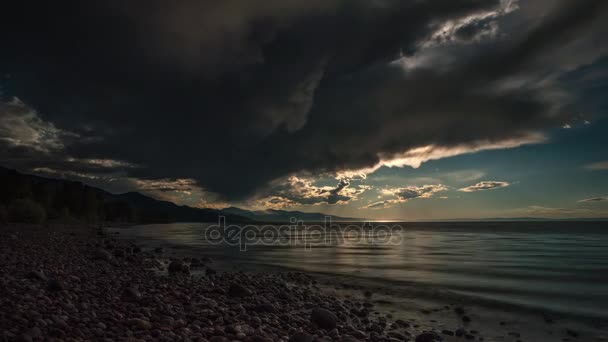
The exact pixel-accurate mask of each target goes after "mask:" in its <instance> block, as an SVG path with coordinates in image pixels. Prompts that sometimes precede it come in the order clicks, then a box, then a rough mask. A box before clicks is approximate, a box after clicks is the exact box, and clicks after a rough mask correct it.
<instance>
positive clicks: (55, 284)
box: [46, 278, 65, 292]
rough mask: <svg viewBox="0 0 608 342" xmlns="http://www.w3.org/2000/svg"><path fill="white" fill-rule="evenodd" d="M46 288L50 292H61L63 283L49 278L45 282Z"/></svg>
mask: <svg viewBox="0 0 608 342" xmlns="http://www.w3.org/2000/svg"><path fill="white" fill-rule="evenodd" d="M46 289H47V290H49V291H50V292H61V291H63V290H65V285H63V282H62V281H60V280H59V279H56V278H51V279H49V281H48V282H47V283H46Z"/></svg>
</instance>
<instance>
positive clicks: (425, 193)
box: [361, 184, 448, 209]
mask: <svg viewBox="0 0 608 342" xmlns="http://www.w3.org/2000/svg"><path fill="white" fill-rule="evenodd" d="M447 189H448V188H447V187H446V186H445V185H443V184H426V185H422V186H408V187H405V188H387V189H381V190H380V193H381V194H382V195H383V196H393V197H395V198H393V199H388V200H383V201H378V202H374V203H371V204H368V205H366V206H364V207H362V208H361V209H384V208H390V207H391V206H392V205H394V204H397V203H404V202H407V201H409V200H412V199H416V198H431V197H433V195H434V194H435V193H437V192H440V191H445V190H447ZM380 197H381V196H379V198H380Z"/></svg>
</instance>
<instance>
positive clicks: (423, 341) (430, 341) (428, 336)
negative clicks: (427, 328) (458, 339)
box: [416, 332, 442, 342]
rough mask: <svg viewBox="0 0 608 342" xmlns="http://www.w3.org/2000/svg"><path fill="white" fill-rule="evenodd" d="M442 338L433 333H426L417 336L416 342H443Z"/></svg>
mask: <svg viewBox="0 0 608 342" xmlns="http://www.w3.org/2000/svg"><path fill="white" fill-rule="evenodd" d="M441 340H442V338H441V336H439V335H437V334H435V333H433V332H425V333H422V334H420V335H418V336H416V342H435V341H441Z"/></svg>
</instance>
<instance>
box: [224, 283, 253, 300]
mask: <svg viewBox="0 0 608 342" xmlns="http://www.w3.org/2000/svg"><path fill="white" fill-rule="evenodd" d="M228 295H229V296H230V297H248V296H251V290H249V289H248V288H246V287H244V286H243V285H241V284H237V283H232V284H231V285H230V288H229V289H228Z"/></svg>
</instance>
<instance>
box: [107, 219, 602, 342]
mask: <svg viewBox="0 0 608 342" xmlns="http://www.w3.org/2000/svg"><path fill="white" fill-rule="evenodd" d="M387 225H388V226H389V227H393V226H399V227H400V228H401V229H400V230H399V231H393V234H396V238H397V240H394V241H390V242H387V240H386V239H383V238H382V237H380V238H372V239H371V240H370V239H361V236H355V235H356V234H355V235H353V233H352V232H354V230H353V231H351V233H350V234H347V235H348V236H339V237H338V238H336V236H335V235H332V236H331V237H330V238H328V236H327V235H328V234H331V230H327V231H325V230H321V231H314V232H308V231H306V230H305V235H304V236H306V238H307V243H304V242H303V241H302V235H297V234H295V233H294V231H290V230H283V231H281V232H280V233H279V234H277V236H276V239H275V240H272V241H274V243H273V244H271V243H269V242H270V241H271V239H270V240H262V239H261V238H260V239H255V237H254V236H253V235H250V236H249V238H248V240H247V242H248V243H247V245H246V246H243V243H242V241H241V244H240V245H239V244H233V243H234V241H229V242H230V243H226V242H225V241H224V242H223V243H218V242H212V241H209V239H208V238H205V231H207V230H208V229H209V224H202V223H176V224H154V225H142V226H134V227H129V228H123V229H110V231H118V232H120V236H122V237H127V238H134V239H137V240H138V241H139V242H140V243H142V244H147V245H149V246H150V247H152V246H163V247H165V248H166V249H167V250H168V251H171V250H173V251H174V252H175V251H178V252H177V253H178V254H180V255H191V256H209V257H212V258H213V259H215V260H216V261H217V266H216V267H226V268H232V269H234V268H239V269H245V270H269V269H273V268H278V269H290V270H299V271H304V272H311V273H318V274H320V275H323V279H325V280H326V282H325V283H324V286H325V287H327V288H333V289H334V290H335V289H338V290H339V292H340V293H342V294H343V293H347V292H348V291H349V290H352V291H355V292H353V295H354V293H356V292H357V291H358V290H357V289H358V288H369V289H373V290H374V291H373V292H374V295H373V298H374V299H375V300H376V301H377V302H378V303H379V304H380V306H383V304H384V306H386V307H387V310H392V311H399V310H401V309H400V307H402V308H405V307H416V308H419V307H420V306H421V305H422V306H424V305H427V306H428V307H431V306H433V305H434V306H436V307H441V305H442V304H443V303H450V304H458V303H466V305H469V306H479V307H484V308H486V309H487V308H491V311H493V313H492V315H497V314H499V313H500V312H511V311H513V310H520V311H521V312H530V313H544V314H545V317H546V315H550V316H552V317H556V318H559V317H568V320H572V319H575V320H578V319H580V320H581V321H585V322H589V326H590V327H591V328H592V329H593V330H595V332H596V333H598V332H600V333H601V332H603V331H606V327H607V326H606V322H607V321H608V286H606V283H607V282H608V229H607V225H608V224H607V223H606V222H473V223H465V222H452V223H390V224H387ZM342 227H344V225H343V226H342ZM266 228H267V229H266V230H265V228H264V227H262V228H259V229H258V230H255V232H256V233H257V234H258V235H259V236H258V237H261V236H263V235H264V234H265V232H266V231H267V230H272V229H273V228H272V227H266ZM334 228H335V227H334ZM369 230H370V229H369V228H367V230H365V231H366V232H367V231H369ZM371 230H373V229H371ZM270 235H271V234H266V236H270ZM264 241H265V243H261V242H264ZM254 242H255V243H254ZM169 253H170V252H169ZM411 298H416V299H417V301H418V303H417V304H418V305H417V306H416V305H409V304H410V299H411ZM423 300H428V303H427V304H420V302H421V301H423ZM480 310H481V309H480ZM436 311H440V310H436ZM396 314H398V312H396ZM445 316H446V317H443V319H444V320H449V319H451V318H450V317H451V316H449V315H445ZM422 317H424V316H422ZM504 320H509V317H508V316H505V317H504ZM544 323H545V322H543V321H542V319H539V321H538V322H534V323H531V322H528V324H538V325H542V324H544ZM576 328H579V327H578V326H577V327H576ZM548 330H550V329H547V331H548ZM603 335H604V334H602V338H603V337H605V336H603ZM554 337H555V336H554ZM560 339H561V338H560Z"/></svg>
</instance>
